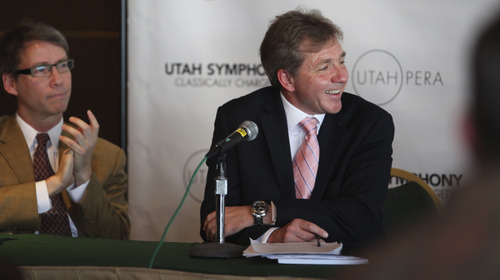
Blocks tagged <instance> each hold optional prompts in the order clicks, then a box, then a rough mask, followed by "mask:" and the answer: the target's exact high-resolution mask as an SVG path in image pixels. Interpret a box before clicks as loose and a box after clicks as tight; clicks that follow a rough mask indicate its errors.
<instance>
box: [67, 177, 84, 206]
mask: <svg viewBox="0 0 500 280" xmlns="http://www.w3.org/2000/svg"><path fill="white" fill-rule="evenodd" d="M89 182H90V179H89V180H87V182H85V183H83V184H81V185H80V186H78V187H75V184H72V185H71V186H69V187H68V188H67V189H66V190H67V191H68V195H69V198H71V200H72V201H73V202H75V203H79V202H80V201H81V200H82V198H83V195H84V194H85V191H86V190H87V186H88V185H89Z"/></svg>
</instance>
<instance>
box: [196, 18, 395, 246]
mask: <svg viewBox="0 0 500 280" xmlns="http://www.w3.org/2000/svg"><path fill="white" fill-rule="evenodd" d="M341 38H342V32H341V31H340V29H339V28H338V27H337V26H336V25H334V24H333V23H332V22H331V21H330V20H328V19H326V18H324V17H323V16H321V14H320V13H319V12H318V11H311V12H302V11H291V12H288V13H285V14H283V15H280V16H277V17H276V19H275V20H274V21H273V23H272V24H271V26H270V27H269V29H268V31H267V33H266V35H265V37H264V40H263V42H262V44H261V48H260V54H261V60H262V64H263V66H264V69H265V70H266V73H267V75H268V77H269V80H270V81H271V85H272V86H271V87H266V88H262V89H260V90H257V91H255V92H253V93H251V94H249V95H246V96H243V97H241V98H237V99H234V100H232V101H229V102H228V103H226V104H224V105H223V106H221V107H220V108H219V109H218V111H217V116H216V120H215V130H214V135H213V142H212V143H213V144H215V143H217V142H218V141H219V140H221V139H223V138H224V137H225V136H227V135H228V134H229V133H230V132H232V131H233V130H234V129H235V128H237V127H238V126H239V124H240V123H241V122H243V121H245V120H250V121H253V122H255V123H256V124H257V126H258V128H259V134H258V136H257V138H256V139H255V140H253V141H251V142H248V143H244V144H240V145H238V146H236V147H235V148H233V149H230V150H229V151H227V154H226V156H225V161H226V165H227V168H226V177H227V180H228V195H227V196H226V199H225V200H226V205H227V206H228V207H226V209H225V233H226V236H227V238H226V241H228V242H234V243H241V244H248V243H249V238H253V239H257V238H260V240H262V241H264V242H298V241H312V240H314V239H315V238H316V236H320V237H322V238H323V239H324V240H326V241H328V242H333V241H337V242H341V243H343V246H344V249H345V250H348V249H352V250H354V249H359V248H360V247H362V246H363V245H365V244H366V243H368V242H369V241H371V240H373V239H375V238H377V237H378V236H379V235H380V234H381V232H382V211H381V210H382V205H383V202H384V199H385V195H386V190H387V184H388V181H389V176H390V169H391V164H392V140H393V137H394V125H393V121H392V118H391V116H390V114H388V113H387V112H385V111H384V110H382V109H381V108H379V107H377V106H375V105H373V104H371V103H369V102H367V101H365V100H363V99H362V98H360V97H358V96H355V95H352V94H349V93H346V92H344V88H345V87H346V85H347V81H348V72H347V68H346V66H345V64H344V59H345V52H344V50H343V49H342V47H341V45H340V39H341ZM308 117H313V119H312V120H313V122H315V123H316V127H315V128H313V129H311V130H310V131H315V132H316V131H319V132H318V134H317V140H316V141H315V142H316V144H314V141H313V144H311V146H309V147H306V148H305V149H306V150H307V149H310V150H312V148H311V147H312V145H317V142H319V164H318V163H317V162H316V163H317V164H310V161H308V160H303V159H300V158H304V159H305V158H306V156H305V152H303V151H306V150H302V147H301V146H302V145H303V143H304V142H306V143H309V142H307V141H304V136H305V135H306V134H308V133H309V132H310V131H309V132H305V131H303V129H302V124H301V121H302V120H303V119H305V118H308ZM304 126H305V125H304ZM307 138H309V136H308V137H307ZM312 138H313V139H315V138H316V136H312ZM296 154H297V156H296ZM303 155H304V156H303ZM314 156H315V157H313V158H315V159H316V161H317V160H318V154H317V152H315V154H314ZM301 161H302V162H303V161H306V162H307V164H308V167H306V169H307V170H304V169H302V168H301V167H300V166H302V163H301ZM207 164H208V167H209V171H208V176H207V185H206V189H205V197H204V201H203V203H202V206H201V223H202V226H201V236H202V238H203V239H204V240H207V241H213V240H214V239H215V235H216V228H217V226H216V224H217V221H216V217H215V216H216V215H215V213H214V209H215V202H214V200H215V198H214V188H215V183H214V180H213V178H215V176H216V175H217V174H218V173H217V170H216V165H217V158H210V159H209V160H208V162H207ZM313 165H315V167H314V168H310V167H312V166H313ZM306 166H307V165H306ZM316 168H317V169H316ZM313 169H314V170H313ZM298 170H300V171H298ZM309 172H310V175H308V174H309ZM306 173H307V174H306ZM308 176H309V177H312V178H313V181H312V183H309V182H308V184H307V186H308V187H309V189H308V190H307V192H308V193H307V194H306V195H303V194H304V191H303V190H302V187H301V186H300V185H302V183H301V182H299V181H301V180H302V177H304V178H305V177H308ZM314 178H315V179H314ZM304 181H306V180H304ZM352 250H351V252H352Z"/></svg>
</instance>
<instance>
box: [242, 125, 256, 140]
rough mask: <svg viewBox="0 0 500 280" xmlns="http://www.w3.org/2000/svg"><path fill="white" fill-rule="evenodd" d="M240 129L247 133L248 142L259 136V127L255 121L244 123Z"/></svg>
mask: <svg viewBox="0 0 500 280" xmlns="http://www.w3.org/2000/svg"><path fill="white" fill-rule="evenodd" d="M240 127H241V128H243V129H244V130H245V131H246V132H247V134H248V140H247V141H252V140H253V139H255V138H257V135H258V134H259V127H258V126H257V125H256V124H255V123H254V122H253V121H244V122H242V123H241V125H240Z"/></svg>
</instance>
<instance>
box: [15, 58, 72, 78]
mask: <svg viewBox="0 0 500 280" xmlns="http://www.w3.org/2000/svg"><path fill="white" fill-rule="evenodd" d="M64 64H67V65H68V68H67V69H68V71H63V72H61V68H60V67H62V65H64ZM54 66H55V67H56V69H57V71H59V73H67V72H69V71H71V70H73V68H75V60H74V59H66V60H62V61H59V62H57V63H54V64H47V65H38V66H34V67H31V68H26V69H19V70H16V71H15V72H14V74H16V75H17V74H23V75H31V76H33V77H48V76H50V75H51V74H52V67H54ZM40 68H47V69H50V72H49V73H48V74H47V75H42V76H37V75H35V74H33V72H34V71H36V70H37V69H40Z"/></svg>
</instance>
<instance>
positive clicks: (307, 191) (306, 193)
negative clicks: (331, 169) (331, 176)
mask: <svg viewBox="0 0 500 280" xmlns="http://www.w3.org/2000/svg"><path fill="white" fill-rule="evenodd" d="M300 126H301V127H302V128H303V129H304V131H305V132H306V136H305V139H304V142H303V143H302V145H301V146H300V148H299V150H298V151H297V154H296V155H295V158H294V160H293V176H294V180H295V196H296V198H299V199H309V197H311V193H312V191H313V188H314V182H315V181H316V173H317V171H318V163H319V142H318V137H317V130H318V129H317V128H318V120H317V119H316V118H311V117H306V118H304V119H303V120H302V121H301V122H300Z"/></svg>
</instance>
